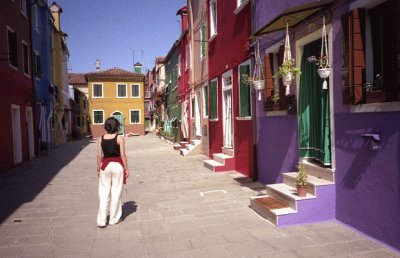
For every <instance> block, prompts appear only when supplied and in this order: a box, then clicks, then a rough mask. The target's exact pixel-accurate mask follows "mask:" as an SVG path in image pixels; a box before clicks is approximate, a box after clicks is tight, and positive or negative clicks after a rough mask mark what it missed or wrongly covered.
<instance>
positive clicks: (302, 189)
mask: <svg viewBox="0 0 400 258" xmlns="http://www.w3.org/2000/svg"><path fill="white" fill-rule="evenodd" d="M297 168H298V169H299V171H298V172H297V176H296V187H297V195H298V196H299V197H305V196H306V195H307V189H308V176H307V173H306V172H305V171H304V164H303V163H301V162H299V164H298V165H297Z"/></svg>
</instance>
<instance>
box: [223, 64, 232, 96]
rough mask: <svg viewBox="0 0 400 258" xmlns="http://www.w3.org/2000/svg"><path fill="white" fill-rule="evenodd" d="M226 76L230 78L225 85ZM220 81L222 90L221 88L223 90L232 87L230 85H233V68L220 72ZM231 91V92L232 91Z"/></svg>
mask: <svg viewBox="0 0 400 258" xmlns="http://www.w3.org/2000/svg"><path fill="white" fill-rule="evenodd" d="M228 77H230V78H231V82H230V84H228V85H226V83H225V78H228ZM221 83H222V90H223V91H224V90H229V89H232V87H233V70H232V69H230V70H229V71H226V72H224V73H223V74H222V76H221ZM232 93H233V92H232Z"/></svg>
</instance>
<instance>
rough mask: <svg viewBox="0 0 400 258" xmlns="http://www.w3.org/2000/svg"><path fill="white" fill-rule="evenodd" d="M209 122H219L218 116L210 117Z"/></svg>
mask: <svg viewBox="0 0 400 258" xmlns="http://www.w3.org/2000/svg"><path fill="white" fill-rule="evenodd" d="M208 121H209V122H218V118H214V119H209V120H208Z"/></svg>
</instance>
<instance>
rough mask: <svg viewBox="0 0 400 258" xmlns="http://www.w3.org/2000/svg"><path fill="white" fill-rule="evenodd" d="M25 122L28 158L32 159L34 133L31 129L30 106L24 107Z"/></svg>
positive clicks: (31, 112) (31, 116) (31, 114)
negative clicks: (26, 125)
mask: <svg viewBox="0 0 400 258" xmlns="http://www.w3.org/2000/svg"><path fill="white" fill-rule="evenodd" d="M26 122H27V124H28V127H27V128H28V144H29V159H33V158H34V157H35V135H34V131H33V111H32V107H26Z"/></svg>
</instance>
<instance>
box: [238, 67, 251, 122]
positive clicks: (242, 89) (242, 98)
mask: <svg viewBox="0 0 400 258" xmlns="http://www.w3.org/2000/svg"><path fill="white" fill-rule="evenodd" d="M250 76H251V75H250V60H249V61H247V62H245V63H243V64H241V65H239V115H240V117H249V116H251V94H250V82H249V79H250Z"/></svg>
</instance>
